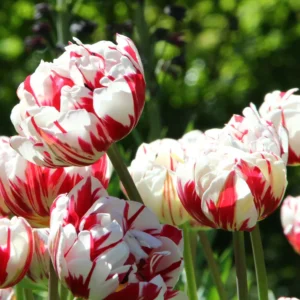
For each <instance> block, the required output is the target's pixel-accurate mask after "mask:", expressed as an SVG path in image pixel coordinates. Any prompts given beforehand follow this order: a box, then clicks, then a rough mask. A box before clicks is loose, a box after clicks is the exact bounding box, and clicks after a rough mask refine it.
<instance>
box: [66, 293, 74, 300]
mask: <svg viewBox="0 0 300 300" xmlns="http://www.w3.org/2000/svg"><path fill="white" fill-rule="evenodd" d="M67 299H68V300H73V299H74V296H73V294H72V292H69V295H68V298H67Z"/></svg>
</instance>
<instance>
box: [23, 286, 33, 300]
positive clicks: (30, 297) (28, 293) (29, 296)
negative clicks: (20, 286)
mask: <svg viewBox="0 0 300 300" xmlns="http://www.w3.org/2000/svg"><path fill="white" fill-rule="evenodd" d="M24 293H25V300H34V297H33V294H32V290H29V289H24Z"/></svg>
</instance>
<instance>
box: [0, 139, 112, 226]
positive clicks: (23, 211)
mask: <svg viewBox="0 0 300 300" xmlns="http://www.w3.org/2000/svg"><path fill="white" fill-rule="evenodd" d="M0 145H1V146H0V147H1V148H0V158H1V161H2V163H1V164H0V179H1V180H0V195H1V197H2V198H3V199H4V201H5V204H6V205H7V207H9V209H10V210H11V211H12V212H13V213H14V214H15V215H17V216H21V217H24V218H25V219H27V220H28V222H29V223H30V224H31V225H32V226H34V227H49V220H50V207H51V204H52V202H53V201H54V199H55V198H56V197H57V196H58V195H60V194H62V193H67V192H69V191H70V190H71V189H72V188H73V186H75V185H76V183H77V182H79V181H80V180H81V179H82V178H84V177H86V176H90V175H92V176H95V177H97V178H98V179H99V180H101V182H102V183H103V185H104V186H105V187H107V186H108V182H109V177H110V174H111V171H112V166H111V163H110V161H109V159H108V157H107V155H106V154H105V155H104V156H103V157H101V159H100V160H99V161H97V162H96V163H94V164H93V165H91V166H87V167H68V168H57V169H50V168H46V167H40V166H38V165H35V164H33V163H31V162H29V161H26V160H25V159H24V158H23V157H22V156H20V155H19V154H18V153H17V152H16V151H15V150H14V149H13V148H11V147H10V145H9V143H8V142H7V138H2V139H0Z"/></svg>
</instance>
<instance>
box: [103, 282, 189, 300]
mask: <svg viewBox="0 0 300 300" xmlns="http://www.w3.org/2000/svg"><path fill="white" fill-rule="evenodd" d="M119 299H131V300H140V299H153V300H160V299H161V300H169V299H173V300H188V297H187V295H185V294H184V293H183V292H180V291H174V290H172V289H170V288H167V286H166V285H165V283H164V281H163V280H162V278H161V277H160V276H156V277H154V278H153V279H151V281H149V282H141V281H140V282H135V283H131V284H128V285H127V286H126V287H125V288H123V289H121V290H120V291H118V292H115V293H113V294H111V295H109V296H108V297H106V298H105V300H119Z"/></svg>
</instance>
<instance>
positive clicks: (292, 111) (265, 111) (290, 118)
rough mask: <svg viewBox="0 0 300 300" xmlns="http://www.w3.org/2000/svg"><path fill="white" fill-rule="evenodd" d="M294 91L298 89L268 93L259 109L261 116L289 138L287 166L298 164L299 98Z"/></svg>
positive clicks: (299, 144) (299, 147)
mask: <svg viewBox="0 0 300 300" xmlns="http://www.w3.org/2000/svg"><path fill="white" fill-rule="evenodd" d="M296 91H298V89H291V90H289V91H287V92H281V91H274V92H272V93H269V94H267V95H266V96H265V99H264V103H263V104H262V105H261V107H260V109H259V112H260V114H261V116H262V117H263V118H265V119H266V120H269V121H271V122H273V124H274V125H275V127H276V128H279V127H280V126H284V127H285V128H286V130H287V132H288V138H289V157H288V164H289V165H298V164H299V163H300V122H299V118H300V96H299V95H294V93H295V92H296Z"/></svg>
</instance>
